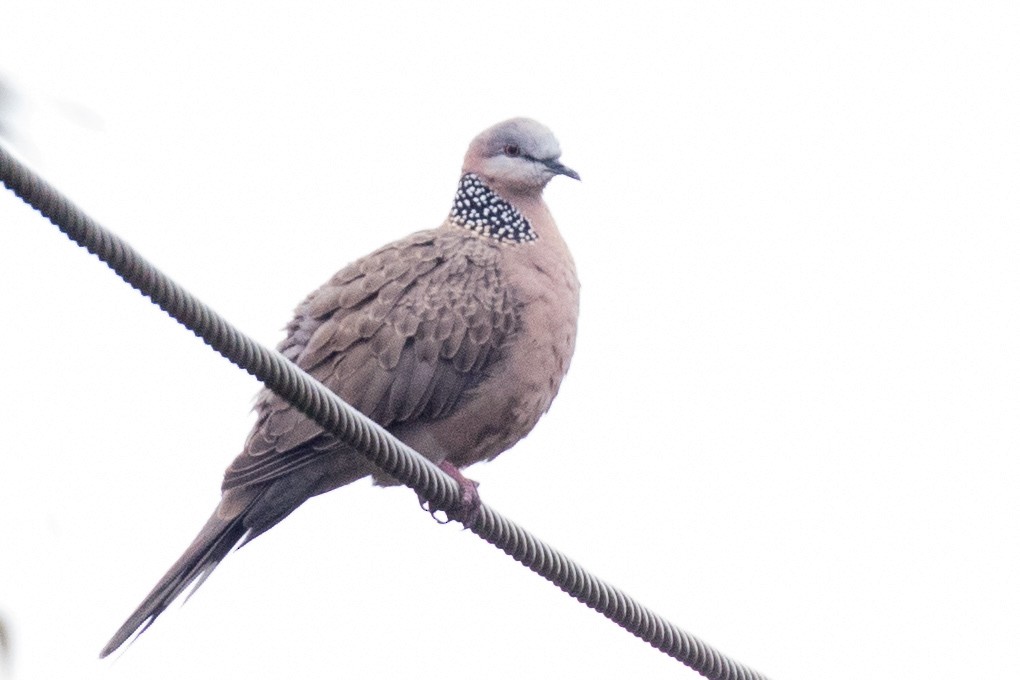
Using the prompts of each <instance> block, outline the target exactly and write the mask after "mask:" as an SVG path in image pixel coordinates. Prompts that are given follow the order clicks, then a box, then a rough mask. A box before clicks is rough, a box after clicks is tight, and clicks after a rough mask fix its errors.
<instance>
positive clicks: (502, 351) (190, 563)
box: [101, 118, 580, 657]
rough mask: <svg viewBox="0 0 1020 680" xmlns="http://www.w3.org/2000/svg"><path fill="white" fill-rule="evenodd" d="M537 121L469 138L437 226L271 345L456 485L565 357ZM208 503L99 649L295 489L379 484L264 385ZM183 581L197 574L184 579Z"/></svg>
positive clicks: (563, 268) (266, 521) (513, 428)
mask: <svg viewBox="0 0 1020 680" xmlns="http://www.w3.org/2000/svg"><path fill="white" fill-rule="evenodd" d="M559 156H560V149H559V144H558V143H557V141H556V139H555V137H553V135H552V133H551V132H550V131H549V130H548V129H547V128H546V127H544V126H543V125H541V124H539V123H537V122H535V121H533V120H530V119H527V118H514V119H511V120H508V121H505V122H503V123H499V124H498V125H495V126H493V127H491V128H489V129H487V130H485V131H484V132H482V133H481V134H480V135H478V137H476V138H475V139H474V141H472V142H471V145H470V146H469V147H468V151H467V154H466V156H465V158H464V167H463V174H462V176H461V179H460V184H459V186H458V187H457V193H456V196H455V198H454V204H453V208H452V210H451V211H450V215H449V216H448V217H447V219H446V220H445V221H444V222H443V224H442V225H441V226H439V227H438V228H436V229H431V230H428V231H420V232H417V233H415V234H412V235H410V236H408V237H407V238H404V239H403V240H400V241H396V242H394V243H391V244H389V245H386V246H383V247H382V248H380V249H379V250H376V251H375V252H374V253H371V254H370V255H367V256H365V257H363V258H361V259H360V260H357V261H356V262H353V263H352V264H350V265H348V266H347V267H345V268H343V269H342V270H340V272H338V273H337V274H336V275H335V276H333V278H332V279H330V280H329V281H328V282H327V283H326V284H325V285H324V286H322V287H321V288H319V289H318V290H317V291H315V292H314V293H312V294H311V295H309V296H308V297H307V298H306V299H305V301H304V302H302V303H301V304H300V305H299V306H298V308H297V310H296V315H295V317H294V320H293V321H291V322H290V324H289V325H288V326H287V337H286V339H285V340H284V341H283V342H282V343H281V344H280V346H279V349H280V351H281V352H282V353H283V354H284V355H285V356H287V357H288V358H289V359H291V360H292V361H294V362H295V363H296V364H297V365H298V366H300V367H301V368H303V369H304V370H305V371H307V372H308V373H310V374H311V375H313V376H314V377H315V378H317V379H318V380H319V381H321V382H322V383H323V384H324V385H326V386H327V387H328V388H329V389H331V390H333V391H334V392H336V393H337V394H338V395H339V396H340V397H341V398H343V399H344V400H345V401H347V402H348V403H350V404H351V405H352V406H354V407H355V408H357V409H359V410H360V411H361V412H362V413H365V414H366V415H368V416H369V417H371V418H372V419H373V420H375V421H376V422H378V423H379V424H380V425H382V426H383V427H385V428H386V429H387V430H389V431H390V432H391V433H393V434H394V435H395V436H397V437H398V438H399V439H401V440H402V441H403V442H405V443H406V444H408V445H409V446H411V447H412V448H414V449H416V450H417V451H419V452H420V453H422V454H423V455H425V456H426V457H428V458H429V459H431V460H432V461H433V462H435V463H437V464H439V465H440V466H441V467H442V468H443V469H444V470H446V471H447V472H449V473H451V474H452V475H454V477H455V478H456V479H457V480H458V482H459V483H460V485H461V491H462V503H461V506H462V507H461V508H460V510H462V511H463V512H462V515H460V516H458V515H457V514H456V511H455V512H454V513H453V516H454V517H455V518H458V519H460V518H462V517H471V513H472V510H475V511H477V507H478V502H479V501H478V497H477V493H476V492H475V485H474V483H473V482H471V481H470V480H468V479H466V478H464V477H463V476H462V475H461V474H460V472H459V468H463V467H466V466H468V465H471V464H473V463H477V462H479V461H482V460H491V459H492V458H495V457H496V456H498V455H499V454H500V453H502V452H503V451H505V450H506V449H508V448H510V447H511V446H513V445H514V444H515V443H516V442H517V441H518V440H520V439H521V438H522V437H524V436H525V435H526V434H528V432H530V431H531V429H532V428H533V427H534V426H535V423H536V422H537V421H538V419H539V418H540V417H541V416H542V414H543V413H545V411H546V410H547V409H548V408H549V404H550V403H551V402H552V400H553V397H555V396H556V392H557V391H558V389H559V386H560V381H561V380H562V379H563V376H564V374H565V373H566V371H567V367H568V365H569V364H570V358H571V355H572V354H573V351H574V338H575V334H576V329H577V313H578V281H577V275H576V273H575V270H574V262H573V259H572V258H571V256H570V252H569V251H568V250H567V245H566V243H564V241H563V238H562V237H561V236H560V233H559V231H558V230H557V228H556V223H555V222H554V221H553V218H552V215H550V213H549V209H548V208H547V207H546V204H545V202H544V201H543V200H542V190H543V189H544V188H545V185H546V184H547V183H548V182H549V180H550V179H552V178H553V177H554V176H556V175H566V176H567V177H572V178H574V179H580V178H579V177H578V175H577V173H576V172H574V171H573V170H571V169H570V168H568V167H566V166H565V165H563V164H561V163H560V162H559ZM255 409H256V412H257V414H258V419H257V422H256V424H255V427H254V429H253V430H252V432H251V434H250V435H249V437H248V441H247V442H246V443H245V446H244V451H243V452H242V453H241V454H240V455H239V456H238V457H237V459H236V460H234V462H233V463H231V464H230V467H228V468H227V471H226V473H225V475H224V480H223V487H222V490H223V496H222V499H221V500H220V503H219V505H218V506H217V508H216V510H215V512H213V514H212V516H211V517H210V518H209V520H208V522H207V523H206V525H205V526H204V527H203V528H202V530H201V532H199V534H198V536H197V537H196V538H195V540H194V542H193V543H192V544H191V545H190V546H189V547H188V549H187V550H186V551H185V552H184V554H183V555H182V556H181V557H180V559H178V560H177V562H176V563H175V564H174V565H173V566H172V567H170V570H169V571H168V572H167V574H166V575H165V576H164V577H163V578H162V579H161V580H160V581H159V583H157V584H156V587H155V588H153V590H152V592H151V593H149V595H148V596H147V597H146V598H145V600H143V601H142V603H141V605H139V607H138V609H137V610H135V612H134V613H133V614H131V616H130V617H129V618H128V620H127V621H126V622H125V623H124V625H123V626H121V628H120V630H118V631H117V632H116V634H115V635H114V636H113V638H112V639H111V640H110V642H109V643H108V644H107V645H106V647H104V648H103V650H102V652H101V656H104V657H105V656H107V655H108V654H110V653H111V652H113V651H114V650H116V649H117V648H118V647H120V646H121V645H122V644H124V642H125V641H127V640H128V638H130V637H131V636H132V634H134V633H135V631H139V629H140V630H141V631H144V630H145V629H146V628H147V627H148V626H149V625H150V624H151V623H152V622H153V621H154V620H155V618H156V617H157V616H159V615H160V614H161V613H162V612H163V611H164V610H165V609H166V608H167V606H168V605H169V604H170V603H171V602H172V601H173V600H174V598H176V597H177V596H178V595H180V594H181V593H182V592H183V591H184V590H185V589H187V588H188V586H189V585H191V584H192V583H196V582H197V584H201V583H202V582H203V581H204V580H205V578H206V577H207V576H208V575H209V574H210V573H211V572H212V570H213V569H215V567H216V565H217V564H219V562H220V560H222V559H223V558H224V556H226V555H227V553H228V552H229V551H230V550H231V549H232V548H234V547H235V546H238V545H243V544H244V543H247V542H248V541H250V540H251V539H253V538H255V537H256V536H258V535H260V534H262V533H264V532H266V531H268V530H269V529H270V528H272V527H273V526H274V525H275V524H277V523H278V522H279V521H281V520H282V519H283V518H284V517H286V516H287V515H289V514H290V513H291V512H292V511H293V510H294V509H295V508H297V507H298V506H299V505H301V503H303V502H304V501H305V500H307V499H308V498H310V497H312V496H315V495H317V494H321V493H324V492H326V491H330V490H332V489H335V488H337V487H340V486H343V485H345V484H349V483H351V482H353V481H355V480H357V479H360V478H362V477H366V476H369V475H372V476H374V477H375V479H376V481H377V482H378V483H380V484H389V483H392V480H390V479H387V478H386V476H385V475H384V474H383V473H382V472H381V471H379V470H378V469H376V468H374V467H373V466H372V465H371V464H370V463H369V462H368V461H367V460H366V459H365V458H364V457H362V456H361V455H359V454H358V453H357V452H356V451H354V450H352V449H351V448H349V447H348V446H346V445H344V444H342V443H340V442H339V441H338V440H337V439H336V438H335V437H334V436H333V435H331V434H328V433H326V432H324V431H323V430H322V429H321V428H320V427H319V426H318V425H316V424H315V423H314V422H313V421H311V420H309V419H308V418H306V417H305V416H304V415H302V414H301V413H299V412H298V411H297V410H296V409H295V408H294V407H293V406H291V405H290V404H288V403H287V402H286V401H284V400H283V399H281V398H280V397H278V396H277V395H275V394H274V393H272V392H270V391H269V390H263V391H262V393H261V394H260V395H259V397H258V399H257V401H256V406H255ZM196 587H197V585H196Z"/></svg>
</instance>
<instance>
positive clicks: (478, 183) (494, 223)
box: [450, 173, 538, 243]
mask: <svg viewBox="0 0 1020 680" xmlns="http://www.w3.org/2000/svg"><path fill="white" fill-rule="evenodd" d="M450 221H451V222H453V223H454V224H457V225H459V226H461V227H464V228H466V229H470V230H471V231H474V232H476V233H478V234H481V235H482V236H487V237H489V238H494V239H496V240H497V241H504V242H511V243H527V242H529V241H534V240H535V239H537V238H538V234H536V233H535V231H534V230H533V229H532V228H531V224H530V223H529V222H528V220H527V218H526V217H524V215H522V214H521V213H520V211H519V210H517V208H515V207H513V205H511V204H510V203H508V202H507V201H505V200H504V199H502V198H500V196H499V195H498V194H497V193H496V192H495V191H493V190H492V189H490V188H489V187H488V186H487V185H486V184H485V182H483V181H482V179H481V178H480V177H479V176H478V175H475V174H473V173H467V174H466V175H464V176H463V177H461V178H460V184H459V185H458V186H457V194H456V196H454V199H453V208H452V209H451V210H450Z"/></svg>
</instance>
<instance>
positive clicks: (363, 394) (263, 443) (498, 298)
mask: <svg viewBox="0 0 1020 680" xmlns="http://www.w3.org/2000/svg"><path fill="white" fill-rule="evenodd" d="M498 248H499V246H498V245H496V244H495V242H493V241H490V240H489V239H482V238H478V237H476V236H473V235H471V234H470V233H467V232H461V231H460V230H450V229H445V230H444V229H439V230H431V231H425V232H419V233H417V234H413V235H412V236H410V237H408V238H406V239H403V240H401V241H397V242H395V243H392V244H390V245H388V246H385V247H383V248H381V249H379V250H377V251H376V252H374V253H372V254H370V255H368V256H366V257H364V258H362V259H361V260H358V261H357V262H354V263H352V264H351V265H349V266H347V267H345V268H344V269H343V270H341V271H340V272H339V273H337V274H336V275H335V276H334V277H333V278H332V279H331V280H330V281H329V282H328V283H326V285H324V286H323V287H322V288H320V289H319V290H317V291H315V292H314V293H312V294H311V295H310V296H308V298H307V299H306V300H305V301H304V302H303V303H302V304H301V305H300V306H299V307H298V309H297V314H296V316H295V319H294V320H293V321H292V322H291V323H290V324H289V325H288V327H287V330H288V336H287V338H286V339H285V340H284V341H283V343H281V345H280V350H281V351H282V352H283V353H284V354H285V355H286V356H288V357H289V358H290V359H292V360H293V361H294V362H295V363H297V365H298V366H300V367H301V368H303V369H304V370H305V371H307V372H308V373H310V374H311V375H312V376H314V377H315V378H316V379H318V380H319V381H320V382H322V383H323V384H324V385H325V386H326V387H328V388H330V389H331V390H333V391H334V392H336V393H337V394H338V395H340V397H341V398H343V399H344V400H345V401H347V402H348V403H349V404H351V405H352V406H354V407H355V408H357V409H358V410H359V411H361V412H362V413H364V414H365V415H367V416H369V417H370V418H372V419H373V420H375V421H376V422H378V423H379V424H380V425H382V426H384V427H391V426H394V425H398V424H401V423H410V422H427V421H430V420H437V419H439V418H442V417H444V416H446V415H449V414H450V413H451V412H452V411H453V410H454V409H455V408H456V407H457V404H458V403H459V401H460V400H461V399H462V397H463V396H464V394H465V393H466V392H468V391H469V390H470V389H471V388H472V387H474V386H475V385H476V384H477V383H478V382H479V381H480V379H481V378H482V377H483V376H484V375H485V373H486V370H487V368H488V367H490V366H491V365H492V363H493V362H495V361H497V360H498V359H499V355H500V348H501V347H502V346H503V344H504V342H505V340H506V339H507V338H508V337H509V336H510V335H511V334H512V333H513V332H514V331H515V330H516V329H517V325H518V322H519V319H518V315H517V312H516V310H515V307H514V304H513V300H512V296H511V294H510V291H509V290H508V288H507V287H506V285H505V283H504V282H503V281H502V280H501V276H500V268H499V251H498ZM256 410H257V412H258V421H257V423H256V425H255V428H254V429H253V431H252V433H251V435H250V436H249V438H248V441H247V443H246V444H245V448H244V451H243V452H242V453H241V455H240V456H238V457H237V459H236V460H234V462H233V463H232V464H231V465H230V467H229V468H228V469H227V471H226V474H225V477H224V481H223V488H224V490H226V489H230V488H234V487H238V486H243V485H250V484H260V483H263V482H266V481H269V480H272V479H276V478H278V477H280V476H281V475H284V474H286V473H287V472H290V471H291V470H294V469H296V468H298V467H302V466H304V465H306V464H307V463H309V462H310V461H312V460H315V459H317V458H318V457H319V456H321V455H324V454H327V453H328V452H335V450H336V448H337V442H336V439H335V438H334V437H333V436H332V435H328V434H326V433H324V432H323V431H322V428H320V427H319V426H318V425H317V424H315V423H314V422H313V421H312V420H309V419H308V418H307V417H306V416H304V415H303V414H301V413H300V412H299V411H298V410H297V409H295V408H294V407H293V406H291V405H289V404H288V403H287V402H286V401H284V400H283V399H281V398H280V397H278V396H276V395H275V394H273V393H272V392H270V391H268V390H264V391H263V392H262V394H261V395H260V396H259V399H258V400H257V403H256Z"/></svg>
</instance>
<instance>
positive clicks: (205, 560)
mask: <svg viewBox="0 0 1020 680" xmlns="http://www.w3.org/2000/svg"><path fill="white" fill-rule="evenodd" d="M217 510H218V509H217ZM244 515H245V513H243V512H241V513H238V514H236V515H235V516H234V517H232V518H231V519H223V518H221V517H220V516H219V514H218V512H214V513H213V515H212V517H210V518H209V521H208V522H206V523H205V526H204V527H203V528H202V530H201V531H200V532H199V533H198V536H196V537H195V540H194V541H192V543H191V545H190V546H188V549H187V550H185V551H184V554H183V555H181V557H180V559H179V560H177V562H175V563H174V565H173V566H172V567H170V570H169V571H168V572H167V573H166V574H165V575H164V576H163V578H161V579H160V580H159V583H157V584H156V587H155V588H153V589H152V592H150V593H149V594H148V595H147V596H146V597H145V599H144V600H142V603H141V604H140V605H138V608H137V609H136V610H135V611H134V613H133V614H131V616H129V617H128V620H127V621H125V622H124V625H122V626H121V627H120V629H119V630H118V631H117V632H116V633H114V635H113V637H112V638H111V639H110V641H109V642H108V643H106V646H105V647H103V651H101V652H100V653H99V658H104V657H106V656H109V655H110V654H111V653H113V652H114V651H116V649H117V648H118V647H120V646H121V645H123V644H124V643H125V642H127V641H128V639H130V638H131V636H132V635H134V633H135V631H138V634H139V635H140V634H141V633H142V632H144V631H145V629H146V628H148V627H149V626H150V625H152V622H153V621H155V620H156V617H157V616H159V615H160V614H162V613H163V611H164V610H165V609H166V608H167V607H169V606H170V603H171V602H173V601H174V600H175V599H176V598H177V596H178V595H180V594H181V593H183V592H184V591H185V590H186V589H187V588H188V586H190V585H191V584H192V583H195V588H198V586H200V585H202V582H203V581H205V579H206V578H208V576H209V574H211V573H212V571H213V569H215V568H216V565H218V564H219V563H220V560H222V559H223V558H224V557H226V555H227V553H229V552H230V551H231V549H233V548H234V546H236V545H238V544H239V543H242V542H244V541H246V540H247V539H249V538H252V537H251V536H246V535H245V534H246V533H247V532H248V531H249V530H248V529H247V528H246V527H245V526H244V522H243V518H244Z"/></svg>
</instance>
